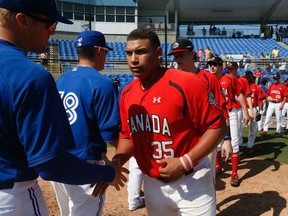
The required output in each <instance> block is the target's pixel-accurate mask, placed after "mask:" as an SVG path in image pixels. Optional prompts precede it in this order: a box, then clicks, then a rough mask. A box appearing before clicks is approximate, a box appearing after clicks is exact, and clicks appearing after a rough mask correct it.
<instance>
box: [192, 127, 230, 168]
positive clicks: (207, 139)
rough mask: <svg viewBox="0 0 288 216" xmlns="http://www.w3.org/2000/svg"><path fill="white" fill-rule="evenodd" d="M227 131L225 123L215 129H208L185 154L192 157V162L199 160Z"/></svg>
mask: <svg viewBox="0 0 288 216" xmlns="http://www.w3.org/2000/svg"><path fill="white" fill-rule="evenodd" d="M226 132H227V126H226V124H225V123H224V124H222V127H220V128H217V129H208V130H207V131H206V132H205V133H204V134H203V136H202V138H201V139H200V140H199V142H198V143H197V145H195V146H194V148H193V149H191V150H190V151H189V152H188V153H187V154H188V155H189V156H190V158H191V159H192V161H193V163H195V162H197V161H200V160H201V159H202V158H204V157H205V156H206V155H208V154H209V153H210V152H212V151H213V150H214V149H215V148H216V147H217V145H218V144H219V143H220V142H221V141H222V140H223V138H224V136H225V135H226Z"/></svg>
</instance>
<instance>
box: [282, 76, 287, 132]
mask: <svg viewBox="0 0 288 216" xmlns="http://www.w3.org/2000/svg"><path fill="white" fill-rule="evenodd" d="M283 84H284V85H285V86H286V95H285V96H286V97H285V104H284V107H283V109H282V128H284V129H285V133H286V134H288V88H287V87H288V79H287V78H286V79H285V80H284V81H283ZM286 115H287V117H286V122H285V116H286Z"/></svg>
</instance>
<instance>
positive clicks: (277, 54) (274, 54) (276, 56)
mask: <svg viewBox="0 0 288 216" xmlns="http://www.w3.org/2000/svg"><path fill="white" fill-rule="evenodd" d="M271 57H272V58H278V57H279V50H278V49H277V47H274V49H273V50H272V55H271Z"/></svg>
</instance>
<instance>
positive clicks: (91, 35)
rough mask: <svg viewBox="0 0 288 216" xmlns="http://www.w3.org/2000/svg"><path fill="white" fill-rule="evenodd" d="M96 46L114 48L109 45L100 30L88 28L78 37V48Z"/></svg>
mask: <svg viewBox="0 0 288 216" xmlns="http://www.w3.org/2000/svg"><path fill="white" fill-rule="evenodd" d="M94 46H98V47H105V48H107V49H108V50H113V49H112V48H110V47H108V46H107V44H106V40H105V37H104V35H103V34H102V33H101V32H99V31H92V30H87V31H83V32H81V33H80V34H79V35H78V37H77V39H76V48H80V47H94Z"/></svg>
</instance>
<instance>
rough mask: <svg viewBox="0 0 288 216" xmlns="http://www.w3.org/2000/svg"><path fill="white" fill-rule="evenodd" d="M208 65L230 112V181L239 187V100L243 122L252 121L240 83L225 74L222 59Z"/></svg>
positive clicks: (218, 159)
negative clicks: (231, 152)
mask: <svg viewBox="0 0 288 216" xmlns="http://www.w3.org/2000/svg"><path fill="white" fill-rule="evenodd" d="M207 64H208V65H209V67H210V71H211V73H212V74H214V75H215V76H216V77H217V78H218V80H219V83H220V86H221V88H222V92H223V94H224V96H225V99H226V102H227V104H226V109H227V110H228V114H229V123H230V133H231V144H232V150H233V154H232V156H231V162H232V174H231V179H230V184H231V186H234V187H236V186H239V178H238V172H237V171H238V162H239V136H238V135H239V129H240V128H239V125H238V114H237V100H236V97H238V100H239V102H240V104H241V105H242V108H243V122H244V124H247V123H248V122H249V120H250V117H249V114H248V110H247V106H246V103H245V98H244V96H243V93H242V92H241V89H240V86H239V83H238V81H237V79H236V78H235V77H234V76H233V75H231V74H223V73H222V67H223V60H222V59H221V58H220V57H214V58H211V59H210V60H209V61H208V62H207ZM220 159H221V156H219V153H217V157H216V173H217V171H218V170H222V166H221V162H220Z"/></svg>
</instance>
